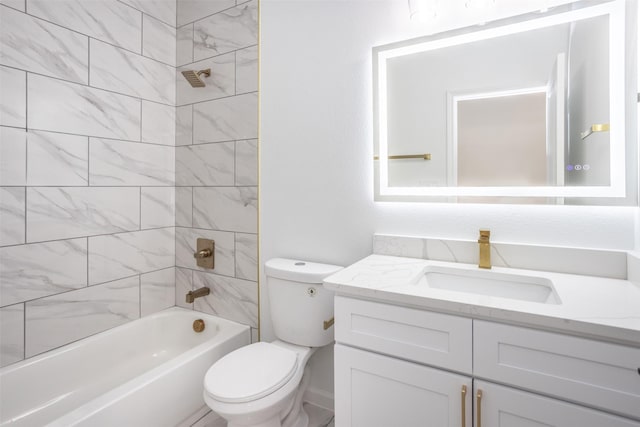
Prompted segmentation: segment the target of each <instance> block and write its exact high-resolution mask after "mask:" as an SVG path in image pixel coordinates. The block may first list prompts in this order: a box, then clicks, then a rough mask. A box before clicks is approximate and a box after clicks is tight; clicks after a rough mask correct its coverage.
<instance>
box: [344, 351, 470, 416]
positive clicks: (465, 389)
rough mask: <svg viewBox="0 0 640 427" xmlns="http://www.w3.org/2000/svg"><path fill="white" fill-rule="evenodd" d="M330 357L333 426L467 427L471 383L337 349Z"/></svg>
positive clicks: (405, 363) (366, 353)
mask: <svg viewBox="0 0 640 427" xmlns="http://www.w3.org/2000/svg"><path fill="white" fill-rule="evenodd" d="M334 351H335V353H334V354H335V377H336V380H335V388H336V396H335V397H336V399H335V405H336V408H335V410H336V423H337V424H336V425H338V426H351V427H374V426H380V427H382V426H385V427H410V426H418V425H420V426H434V427H460V426H462V427H471V426H472V424H471V405H472V400H471V390H472V382H471V377H468V376H464V375H458V374H454V373H451V372H447V371H444V370H440V369H434V368H430V367H427V366H424V365H420V364H417V363H413V362H408V361H405V360H400V359H397V358H394V357H388V356H383V355H380V354H376V353H373V352H369V351H364V350H359V349H356V348H352V347H348V346H344V345H340V344H336V346H335V349H334ZM463 414H464V417H463Z"/></svg>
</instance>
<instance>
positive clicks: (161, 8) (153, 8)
mask: <svg viewBox="0 0 640 427" xmlns="http://www.w3.org/2000/svg"><path fill="white" fill-rule="evenodd" d="M120 1H121V2H123V3H125V4H128V5H130V6H131V7H134V8H136V9H138V10H141V11H142V12H144V13H146V14H147V15H151V16H153V17H154V18H156V19H159V20H160V21H162V22H164V23H165V24H169V25H171V26H173V27H175V26H176V13H177V10H176V0H120Z"/></svg>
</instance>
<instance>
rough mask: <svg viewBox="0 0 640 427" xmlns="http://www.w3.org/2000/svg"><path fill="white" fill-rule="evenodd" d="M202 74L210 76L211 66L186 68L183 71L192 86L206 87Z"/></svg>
mask: <svg viewBox="0 0 640 427" xmlns="http://www.w3.org/2000/svg"><path fill="white" fill-rule="evenodd" d="M200 74H204V76H205V77H209V76H210V75H211V68H207V69H206V70H200V71H194V70H186V71H183V72H182V75H183V76H184V78H185V79H187V81H188V82H189V84H190V85H191V87H204V86H205V84H204V82H203V81H202V79H201V78H200Z"/></svg>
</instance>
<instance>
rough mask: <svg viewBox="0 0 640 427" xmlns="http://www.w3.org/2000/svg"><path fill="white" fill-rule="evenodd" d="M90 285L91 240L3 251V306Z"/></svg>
mask: <svg viewBox="0 0 640 427" xmlns="http://www.w3.org/2000/svg"><path fill="white" fill-rule="evenodd" d="M84 286H87V239H73V240H59V241H54V242H46V243H34V244H29V245H19V246H8V247H4V248H0V306H5V305H10V304H15V303H19V302H24V301H29V300H32V299H36V298H41V297H44V296H49V295H54V294H57V293H61V292H66V291H70V290H73V289H79V288H82V287H84Z"/></svg>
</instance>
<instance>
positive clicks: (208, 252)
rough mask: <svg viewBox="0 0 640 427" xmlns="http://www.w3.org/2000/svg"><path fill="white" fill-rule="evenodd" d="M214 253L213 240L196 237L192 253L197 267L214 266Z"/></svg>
mask: <svg viewBox="0 0 640 427" xmlns="http://www.w3.org/2000/svg"><path fill="white" fill-rule="evenodd" d="M214 253H215V242H214V241H213V240H211V239H202V238H198V240H197V241H196V251H195V252H194V253H193V257H194V258H195V259H196V264H197V265H198V267H202V268H214V263H213V257H214Z"/></svg>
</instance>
